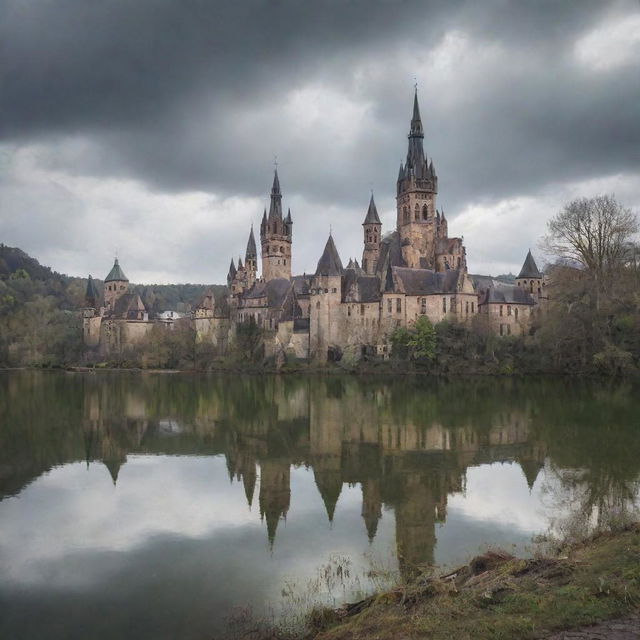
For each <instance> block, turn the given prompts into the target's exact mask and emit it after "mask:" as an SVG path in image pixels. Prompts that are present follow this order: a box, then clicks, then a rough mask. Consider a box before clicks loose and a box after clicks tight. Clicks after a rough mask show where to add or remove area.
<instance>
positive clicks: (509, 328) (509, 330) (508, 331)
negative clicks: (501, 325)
mask: <svg viewBox="0 0 640 640" xmlns="http://www.w3.org/2000/svg"><path fill="white" fill-rule="evenodd" d="M507 335H508V336H510V335H511V325H510V324H508V325H507Z"/></svg>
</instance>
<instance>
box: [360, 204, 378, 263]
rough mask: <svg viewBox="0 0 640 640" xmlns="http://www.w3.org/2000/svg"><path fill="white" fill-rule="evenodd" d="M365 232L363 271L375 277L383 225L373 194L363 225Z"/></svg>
mask: <svg viewBox="0 0 640 640" xmlns="http://www.w3.org/2000/svg"><path fill="white" fill-rule="evenodd" d="M362 228H363V230H364V251H363V252H362V269H363V271H364V272H365V273H366V274H367V275H373V274H374V273H375V272H376V267H377V266H378V257H379V256H380V236H381V235H382V223H381V222H380V216H378V209H377V208H376V203H375V202H374V200H373V193H372V194H371V200H370V201H369V208H368V209H367V215H366V216H365V219H364V222H363V223H362Z"/></svg>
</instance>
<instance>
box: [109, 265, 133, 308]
mask: <svg viewBox="0 0 640 640" xmlns="http://www.w3.org/2000/svg"><path fill="white" fill-rule="evenodd" d="M128 290H129V279H128V278H127V276H125V275H124V272H123V271H122V269H121V268H120V264H119V262H118V258H116V259H115V261H114V263H113V267H112V268H111V271H109V275H108V276H107V277H106V278H105V279H104V306H105V307H107V309H109V310H111V311H112V310H113V309H114V307H115V304H116V302H117V301H118V299H119V298H120V297H121V296H123V295H124V294H125V293H127V291H128Z"/></svg>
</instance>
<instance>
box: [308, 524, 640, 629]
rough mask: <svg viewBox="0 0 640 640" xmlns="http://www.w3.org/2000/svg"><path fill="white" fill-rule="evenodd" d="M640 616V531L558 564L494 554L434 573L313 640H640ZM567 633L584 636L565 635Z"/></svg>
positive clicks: (605, 540) (571, 552)
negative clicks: (604, 622) (439, 574)
mask: <svg viewBox="0 0 640 640" xmlns="http://www.w3.org/2000/svg"><path fill="white" fill-rule="evenodd" d="M639 611H640V527H638V526H634V527H633V528H630V529H627V530H625V531H623V532H620V533H616V534H606V535H605V534H603V535H600V536H598V537H596V538H593V539H591V540H589V541H588V542H584V543H582V544H580V545H577V546H574V547H572V548H570V549H568V550H565V551H564V552H562V553H561V554H560V555H558V557H555V558H546V557H539V558H532V559H527V560H522V559H517V558H513V557H512V556H510V555H508V554H505V553H502V552H488V553H486V554H484V555H483V556H478V557H477V558H474V560H473V561H472V562H471V563H470V564H469V565H465V566H464V567H461V568H459V569H457V570H456V571H454V572H451V573H449V574H447V575H444V576H439V577H428V576H426V575H425V576H422V577H419V578H417V579H416V580H415V582H413V583H412V584H410V585H407V586H402V587H397V588H395V589H393V590H391V591H388V592H386V593H382V594H379V595H376V596H373V597H371V598H367V599H366V600H363V601H361V602H358V603H354V604H349V605H346V606H344V607H343V608H341V609H339V610H337V611H333V612H328V611H319V612H316V613H315V614H314V615H313V616H312V620H314V621H315V624H316V625H317V626H316V632H314V633H313V634H312V635H311V637H313V638H315V639H316V640H347V639H348V640H359V639H362V640H364V639H367V640H392V639H393V640H402V639H405V638H406V639H407V640H408V639H414V638H425V639H426V638H430V639H434V640H445V639H446V640H452V639H453V638H455V639H456V640H466V639H469V640H472V639H473V640H478V639H491V640H498V639H500V640H507V639H514V640H515V639H518V640H521V639H523V640H524V639H527V638H532V639H533V638H553V639H554V640H560V639H561V638H566V639H567V640H568V639H569V638H572V639H573V638H576V639H587V638H603V639H608V640H609V639H610V640H623V639H626V638H628V637H632V638H640V635H638V628H639V624H638V618H637V614H638V612H639ZM614 620H615V622H609V623H607V624H602V625H601V627H600V628H599V629H598V628H597V627H596V628H591V629H588V628H585V629H580V627H587V626H588V625H594V624H597V623H602V622H603V621H614ZM567 629H574V630H575V631H574V632H573V634H572V633H567V632H565V633H562V631H564V630H567ZM590 633H591V635H589V634H590ZM593 633H596V634H598V633H599V635H593ZM629 633H631V634H635V635H631V636H630V635H629Z"/></svg>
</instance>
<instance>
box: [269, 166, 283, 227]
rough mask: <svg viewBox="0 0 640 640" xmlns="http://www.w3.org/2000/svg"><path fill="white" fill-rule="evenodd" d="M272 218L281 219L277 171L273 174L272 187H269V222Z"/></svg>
mask: <svg viewBox="0 0 640 640" xmlns="http://www.w3.org/2000/svg"><path fill="white" fill-rule="evenodd" d="M274 217H276V218H279V219H282V193H281V192H280V179H279V178H278V169H275V171H274V172H273V186H272V187H271V205H270V206H269V220H272V219H273V218H274Z"/></svg>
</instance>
